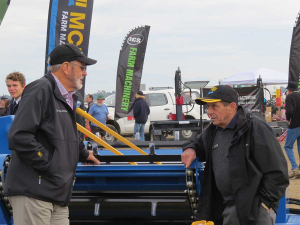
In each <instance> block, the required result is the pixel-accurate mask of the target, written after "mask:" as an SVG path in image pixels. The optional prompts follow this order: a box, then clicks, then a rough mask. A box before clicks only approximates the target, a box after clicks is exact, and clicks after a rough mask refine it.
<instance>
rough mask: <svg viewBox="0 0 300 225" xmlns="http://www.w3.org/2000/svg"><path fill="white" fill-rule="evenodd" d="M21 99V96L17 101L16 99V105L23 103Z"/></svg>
mask: <svg viewBox="0 0 300 225" xmlns="http://www.w3.org/2000/svg"><path fill="white" fill-rule="evenodd" d="M21 98H22V97H21V96H20V97H19V98H18V99H17V100H16V99H14V102H15V103H16V105H17V104H19V102H20V101H21Z"/></svg>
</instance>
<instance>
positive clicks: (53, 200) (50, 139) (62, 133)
mask: <svg viewBox="0 0 300 225" xmlns="http://www.w3.org/2000/svg"><path fill="white" fill-rule="evenodd" d="M95 63H96V60H93V59H90V58H87V57H86V56H85V55H84V54H83V53H82V52H81V51H80V49H79V48H78V47H76V46H75V45H72V44H65V45H59V46H57V47H56V48H54V49H53V51H52V52H51V53H50V55H49V64H50V67H49V68H48V69H49V71H50V72H49V73H47V74H46V75H45V76H44V77H42V78H41V79H39V80H36V81H34V82H32V83H30V84H28V85H27V86H26V88H25V89H24V92H23V95H22V101H21V102H20V106H19V109H18V111H17V113H16V115H15V119H14V122H13V124H12V126H11V128H10V130H9V134H8V141H9V149H11V161H10V165H9V168H8V173H7V177H6V180H5V188H4V194H5V196H9V197H8V199H9V201H10V203H11V205H12V207H13V214H14V224H16V225H18V224H31V225H39V224H47V225H50V224H51V225H54V224H57V225H58V224H59V225H67V224H69V219H68V217H69V211H68V205H69V202H70V199H71V194H72V187H73V184H74V182H75V170H76V167H77V163H78V160H91V161H93V162H94V163H95V164H100V162H99V161H98V160H97V159H96V158H95V157H94V156H93V154H92V152H89V151H87V150H86V149H85V148H84V145H83V142H82V141H79V136H78V132H77V127H76V118H75V110H76V106H77V97H76V96H75V95H73V94H74V93H75V91H76V90H78V89H80V88H81V87H82V79H83V78H84V77H85V76H86V75H87V73H86V66H87V65H92V64H95Z"/></svg>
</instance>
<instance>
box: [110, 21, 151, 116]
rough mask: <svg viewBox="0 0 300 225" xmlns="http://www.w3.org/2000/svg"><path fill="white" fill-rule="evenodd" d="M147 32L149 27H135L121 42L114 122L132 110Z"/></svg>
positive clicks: (137, 88) (140, 75)
mask: <svg viewBox="0 0 300 225" xmlns="http://www.w3.org/2000/svg"><path fill="white" fill-rule="evenodd" d="M149 31H150V26H140V27H136V28H134V29H133V30H131V31H130V32H129V33H128V34H127V35H126V37H125V39H124V40H123V44H122V47H121V50H120V56H119V63H118V71H117V84H116V105H115V120H118V119H120V118H122V117H126V116H128V113H129V112H130V111H131V110H132V108H133V103H134V100H135V95H136V93H137V91H138V90H139V87H140V83H141V79H142V71H143V64H144V59H145V54H146V47H147V42H148V35H149Z"/></svg>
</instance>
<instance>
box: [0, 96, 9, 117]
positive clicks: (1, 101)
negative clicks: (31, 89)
mask: <svg viewBox="0 0 300 225" xmlns="http://www.w3.org/2000/svg"><path fill="white" fill-rule="evenodd" d="M7 100H8V99H7V97H5V96H1V98H0V116H6V108H5V102H6V101H7Z"/></svg>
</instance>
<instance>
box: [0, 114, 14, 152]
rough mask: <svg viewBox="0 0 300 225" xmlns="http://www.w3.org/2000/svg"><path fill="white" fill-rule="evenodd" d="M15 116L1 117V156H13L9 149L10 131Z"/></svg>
mask: <svg viewBox="0 0 300 225" xmlns="http://www.w3.org/2000/svg"><path fill="white" fill-rule="evenodd" d="M14 117H15V116H2V117H0V124H1V126H0V154H11V152H10V150H9V149H8V131H9V128H10V126H11V124H12V122H13V120H14Z"/></svg>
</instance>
